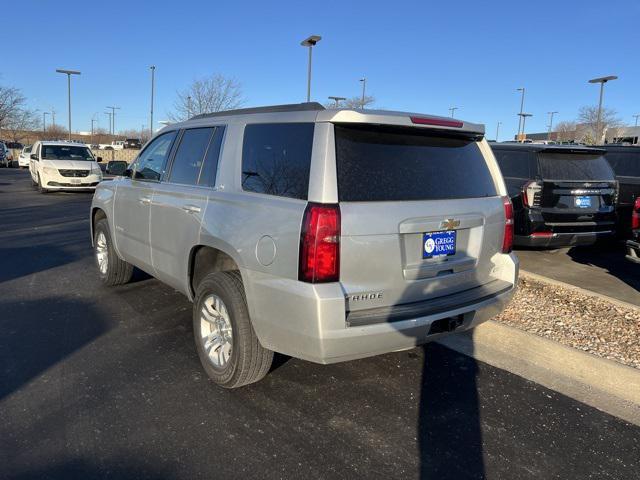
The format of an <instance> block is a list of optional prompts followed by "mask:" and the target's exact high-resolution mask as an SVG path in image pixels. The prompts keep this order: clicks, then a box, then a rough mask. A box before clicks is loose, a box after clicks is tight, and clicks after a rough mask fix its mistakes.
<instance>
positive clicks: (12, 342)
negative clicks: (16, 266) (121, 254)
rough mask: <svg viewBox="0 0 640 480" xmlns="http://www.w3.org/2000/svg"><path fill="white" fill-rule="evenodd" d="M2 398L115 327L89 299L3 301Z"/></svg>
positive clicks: (0, 307) (0, 304)
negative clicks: (88, 301) (85, 300)
mask: <svg viewBox="0 0 640 480" xmlns="http://www.w3.org/2000/svg"><path fill="white" fill-rule="evenodd" d="M0 312H2V315H1V316H0V332H1V333H2V334H1V335H0V371H1V372H2V382H0V400H2V399H4V398H5V397H6V396H8V395H10V394H11V393H13V392H15V391H17V390H19V389H20V388H21V387H22V386H24V385H25V384H27V383H28V382H30V381H31V380H33V379H34V378H36V377H37V376H38V375H41V374H42V373H43V372H45V371H46V370H47V369H49V368H51V367H52V366H54V365H55V364H57V363H59V362H60V361H62V360H63V359H65V358H66V357H68V356H69V355H71V354H72V353H74V352H76V351H77V350H79V349H81V348H82V347H84V346H85V345H87V344H89V343H91V342H93V341H94V340H95V339H96V338H98V337H100V336H101V335H103V334H104V333H106V332H107V331H108V330H110V329H111V325H110V322H109V321H108V320H107V319H106V318H104V317H102V316H101V315H100V314H99V313H98V312H97V310H96V309H95V308H94V307H93V306H92V305H90V304H89V303H87V302H84V301H80V300H75V299H68V298H60V297H52V298H43V299H38V300H29V301H19V302H14V301H2V302H0Z"/></svg>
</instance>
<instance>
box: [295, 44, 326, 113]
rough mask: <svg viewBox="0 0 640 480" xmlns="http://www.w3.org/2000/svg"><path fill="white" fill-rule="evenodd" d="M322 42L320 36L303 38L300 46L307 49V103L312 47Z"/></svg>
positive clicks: (309, 99)
mask: <svg viewBox="0 0 640 480" xmlns="http://www.w3.org/2000/svg"><path fill="white" fill-rule="evenodd" d="M320 40H322V37H321V36H320V35H311V36H310V37H307V38H305V39H304V40H303V41H302V42H300V45H302V46H303V47H309V65H308V67H307V102H310V101H311V56H312V51H313V47H315V46H316V44H317V43H318V42H319V41H320Z"/></svg>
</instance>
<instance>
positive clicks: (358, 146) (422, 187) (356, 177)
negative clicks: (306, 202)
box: [334, 125, 496, 202]
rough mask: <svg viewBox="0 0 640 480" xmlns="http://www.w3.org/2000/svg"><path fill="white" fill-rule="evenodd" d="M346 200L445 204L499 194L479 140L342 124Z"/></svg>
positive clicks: (339, 138)
mask: <svg viewBox="0 0 640 480" xmlns="http://www.w3.org/2000/svg"><path fill="white" fill-rule="evenodd" d="M334 131H335V137H336V167H337V173H338V198H339V200H340V201H343V202H382V201H402V200H441V199H446V198H479V197H488V196H494V195H496V187H495V183H494V181H493V177H492V176H491V172H490V171H489V168H488V167H487V163H486V162H485V159H484V156H483V155H482V152H481V151H480V149H479V148H478V144H477V142H476V141H475V140H472V139H469V138H461V137H445V136H441V135H442V134H438V133H435V132H431V131H428V130H426V129H421V128H420V129H419V128H394V127H389V126H376V125H362V126H358V125H336V126H335V127H334Z"/></svg>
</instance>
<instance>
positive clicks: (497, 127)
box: [496, 122, 502, 142]
mask: <svg viewBox="0 0 640 480" xmlns="http://www.w3.org/2000/svg"><path fill="white" fill-rule="evenodd" d="M500 125H502V122H498V125H496V142H497V141H498V136H499V135H500Z"/></svg>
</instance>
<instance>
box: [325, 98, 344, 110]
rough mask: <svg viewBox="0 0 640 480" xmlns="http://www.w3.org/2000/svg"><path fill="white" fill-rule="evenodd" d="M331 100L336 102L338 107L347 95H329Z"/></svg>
mask: <svg viewBox="0 0 640 480" xmlns="http://www.w3.org/2000/svg"><path fill="white" fill-rule="evenodd" d="M328 98H329V100H333V101H334V102H336V104H335V105H334V106H335V107H336V108H338V107H339V106H340V102H341V101H343V100H346V99H347V98H346V97H328Z"/></svg>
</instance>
